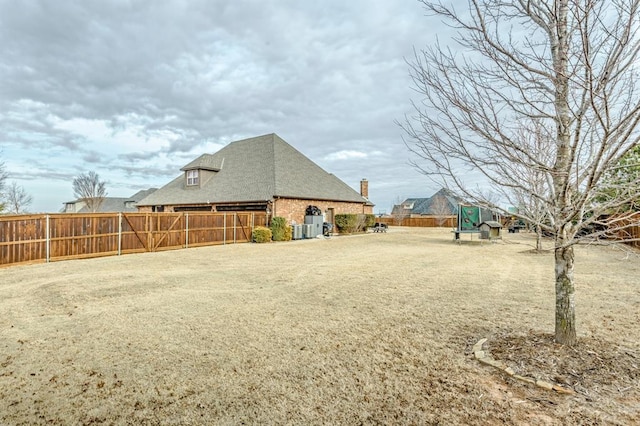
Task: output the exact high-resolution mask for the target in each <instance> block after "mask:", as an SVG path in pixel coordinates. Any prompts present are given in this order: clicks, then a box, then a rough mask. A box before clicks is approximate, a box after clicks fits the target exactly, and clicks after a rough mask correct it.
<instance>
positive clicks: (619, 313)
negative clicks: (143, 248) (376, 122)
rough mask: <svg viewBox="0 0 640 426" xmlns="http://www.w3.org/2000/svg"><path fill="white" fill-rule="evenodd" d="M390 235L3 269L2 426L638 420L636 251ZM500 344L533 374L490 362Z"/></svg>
mask: <svg viewBox="0 0 640 426" xmlns="http://www.w3.org/2000/svg"><path fill="white" fill-rule="evenodd" d="M533 243H534V238H533V236H532V235H530V234H526V233H521V234H506V235H504V237H503V240H502V241H499V242H496V243H488V242H483V243H481V242H480V241H478V240H477V238H476V236H474V240H473V241H470V240H469V236H468V235H465V236H463V241H462V242H461V243H460V244H456V243H455V242H453V238H452V235H451V233H450V230H449V229H420V228H402V227H391V228H390V230H389V232H387V233H369V234H363V235H354V236H341V237H333V238H329V239H314V240H303V241H292V242H284V243H271V244H238V245H230V246H214V247H203V248H193V249H187V250H177V251H167V252H160V253H145V254H135V255H127V256H121V257H106V258H99V259H89V260H75V261H66V262H58V263H50V264H39V265H25V266H14V267H9V268H3V269H0V312H2V316H1V317H0V424H10V425H11V424H70V423H73V424H93V423H95V424H101V423H106V424H132V423H133V424H466V425H485V424H530V425H556V424H557V425H560V424H629V423H634V422H640V369H639V367H640V283H639V280H638V276H640V262H639V252H637V251H632V250H630V249H628V248H625V247H621V246H617V245H614V246H604V247H603V246H580V247H577V250H576V274H575V276H576V282H577V300H576V305H577V308H576V310H577V319H578V321H577V326H578V335H579V338H580V343H579V344H578V346H576V347H575V348H562V347H559V346H557V345H555V344H553V342H552V341H551V337H550V335H551V333H552V332H553V321H554V301H555V296H554V282H553V254H552V253H551V252H547V253H543V254H535V253H532V251H531V249H532V248H533ZM482 338H487V339H488V340H487V342H486V343H485V345H484V348H485V349H486V350H487V351H489V352H491V354H492V356H494V357H495V358H497V359H500V360H503V361H504V362H505V363H506V364H507V365H508V366H510V367H512V368H513V370H514V371H515V372H516V373H517V374H520V375H523V376H526V377H532V378H534V379H543V380H547V381H550V382H553V383H558V384H561V385H562V386H564V387H566V388H567V389H569V390H571V391H573V392H575V393H574V394H572V395H567V394H560V393H557V392H554V391H549V390H545V389H542V388H540V387H538V386H535V385H531V384H528V383H526V382H523V381H521V380H516V379H514V378H513V377H512V376H509V375H508V374H507V373H505V372H502V371H500V370H498V369H496V368H493V367H490V366H486V365H484V364H481V363H479V362H478V361H477V360H476V359H475V358H474V356H473V352H472V348H473V345H474V344H476V342H478V341H479V340H480V339H482Z"/></svg>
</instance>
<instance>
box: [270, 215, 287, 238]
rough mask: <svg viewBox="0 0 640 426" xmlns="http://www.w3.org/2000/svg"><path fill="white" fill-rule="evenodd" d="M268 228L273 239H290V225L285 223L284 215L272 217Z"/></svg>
mask: <svg viewBox="0 0 640 426" xmlns="http://www.w3.org/2000/svg"><path fill="white" fill-rule="evenodd" d="M270 228H271V234H272V235H273V237H272V238H273V241H291V234H292V231H291V227H290V226H289V225H287V220H286V219H285V218H284V217H278V216H276V217H274V218H272V219H271V226H270Z"/></svg>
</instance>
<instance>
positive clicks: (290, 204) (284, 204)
mask: <svg viewBox="0 0 640 426" xmlns="http://www.w3.org/2000/svg"><path fill="white" fill-rule="evenodd" d="M194 205H196V204H194ZM310 205H312V206H316V207H318V208H319V209H320V210H322V213H325V214H326V213H327V210H328V209H330V208H333V209H334V214H341V213H355V214H358V213H367V214H373V207H372V206H366V205H364V204H359V203H349V202H340V201H320V200H299V199H289V198H280V199H277V200H275V201H274V202H273V211H272V212H271V215H272V216H280V217H284V218H285V219H287V221H288V222H289V223H293V222H294V221H295V223H304V216H305V211H306V210H307V207H308V206H310ZM174 207H180V206H172V205H170V206H164V211H165V212H166V213H170V212H173V208H174ZM138 211H139V212H150V211H151V207H150V206H144V207H138Z"/></svg>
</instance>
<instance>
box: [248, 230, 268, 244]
mask: <svg viewBox="0 0 640 426" xmlns="http://www.w3.org/2000/svg"><path fill="white" fill-rule="evenodd" d="M251 238H252V239H253V242H255V243H268V242H271V229H269V228H265V227H264V226H256V227H255V228H253V232H252V233H251Z"/></svg>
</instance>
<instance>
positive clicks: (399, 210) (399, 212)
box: [391, 197, 411, 226]
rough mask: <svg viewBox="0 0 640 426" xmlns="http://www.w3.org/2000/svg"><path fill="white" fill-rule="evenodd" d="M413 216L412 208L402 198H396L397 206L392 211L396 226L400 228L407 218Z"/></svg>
mask: <svg viewBox="0 0 640 426" xmlns="http://www.w3.org/2000/svg"><path fill="white" fill-rule="evenodd" d="M410 216H411V208H410V207H408V206H407V205H406V204H405V203H404V202H403V200H402V198H400V197H396V204H394V205H393V208H392V209H391V217H393V223H394V225H397V226H400V225H402V222H403V221H404V219H405V218H407V217H410Z"/></svg>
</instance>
